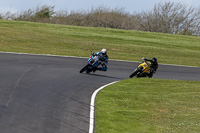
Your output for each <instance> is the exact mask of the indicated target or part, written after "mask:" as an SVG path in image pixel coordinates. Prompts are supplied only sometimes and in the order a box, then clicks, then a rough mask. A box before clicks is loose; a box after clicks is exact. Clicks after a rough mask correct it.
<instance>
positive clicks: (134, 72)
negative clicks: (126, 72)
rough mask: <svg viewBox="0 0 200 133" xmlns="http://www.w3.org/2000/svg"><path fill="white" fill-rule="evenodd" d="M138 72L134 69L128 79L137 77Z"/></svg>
mask: <svg viewBox="0 0 200 133" xmlns="http://www.w3.org/2000/svg"><path fill="white" fill-rule="evenodd" d="M138 72H139V70H138V69H135V70H134V71H133V73H132V74H131V75H130V76H129V77H130V78H132V77H134V76H135V75H137V73H138Z"/></svg>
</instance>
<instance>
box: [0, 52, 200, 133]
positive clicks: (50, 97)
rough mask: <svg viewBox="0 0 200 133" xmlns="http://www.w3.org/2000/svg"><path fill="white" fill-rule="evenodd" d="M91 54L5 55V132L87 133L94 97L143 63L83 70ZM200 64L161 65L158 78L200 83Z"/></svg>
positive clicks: (0, 131)
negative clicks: (93, 94)
mask: <svg viewBox="0 0 200 133" xmlns="http://www.w3.org/2000/svg"><path fill="white" fill-rule="evenodd" d="M86 61H87V59H86V58H71V57H56V56H55V57H54V56H41V55H24V54H9V53H0V133H88V131H89V112H90V99H91V96H92V93H93V92H94V91H95V90H96V89H98V88H99V87H101V86H103V85H105V84H108V83H110V82H113V81H118V80H123V79H127V78H128V77H129V75H130V74H131V73H132V71H133V70H134V69H135V68H136V67H137V65H138V64H139V63H134V62H121V61H109V64H108V71H107V72H100V71H97V72H96V73H91V74H85V73H83V74H80V73H79V70H80V69H81V68H82V67H83V66H84V65H85V62H86ZM199 75H200V68H198V67H181V66H170V65H159V68H158V71H157V73H156V74H155V75H154V78H160V79H180V80H196V81H200V76H199Z"/></svg>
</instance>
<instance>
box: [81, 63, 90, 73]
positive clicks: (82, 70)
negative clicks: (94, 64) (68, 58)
mask: <svg viewBox="0 0 200 133" xmlns="http://www.w3.org/2000/svg"><path fill="white" fill-rule="evenodd" d="M87 68H88V65H86V66H84V67H83V68H82V69H81V70H80V73H83V72H84V71H86V70H87Z"/></svg>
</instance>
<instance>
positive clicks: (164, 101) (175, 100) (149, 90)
mask: <svg viewBox="0 0 200 133" xmlns="http://www.w3.org/2000/svg"><path fill="white" fill-rule="evenodd" d="M199 95H200V82H198V81H177V80H161V79H149V78H143V79H142V78H139V79H137V78H133V79H128V80H124V81H120V82H118V83H116V84H114V85H111V86H108V87H106V88H104V89H103V90H101V91H100V93H98V95H97V98H96V102H95V107H96V109H95V110H96V111H95V118H96V119H95V121H96V125H95V132H96V133H105V132H106V133H161V132H163V133H198V132H200V96H199Z"/></svg>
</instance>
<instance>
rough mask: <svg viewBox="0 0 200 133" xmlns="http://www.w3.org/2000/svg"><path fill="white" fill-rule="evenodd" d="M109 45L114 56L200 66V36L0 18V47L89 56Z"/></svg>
mask: <svg viewBox="0 0 200 133" xmlns="http://www.w3.org/2000/svg"><path fill="white" fill-rule="evenodd" d="M102 48H107V49H108V54H109V57H110V58H111V59H120V60H130V61H141V58H142V57H146V58H151V57H153V56H155V57H157V58H158V61H159V63H163V64H178V65H189V66H200V62H199V59H200V54H199V51H200V37H194V36H180V35H171V34H161V33H152V32H140V31H126V30H116V29H106V28H91V27H77V26H63V25H52V24H40V23H30V22H17V21H6V20H0V51H5V52H24V53H34V54H53V55H69V56H82V57H88V56H89V55H90V51H92V50H94V51H99V50H100V49H102Z"/></svg>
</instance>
